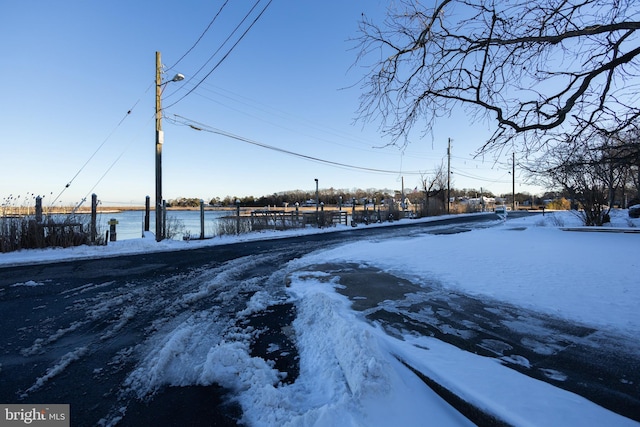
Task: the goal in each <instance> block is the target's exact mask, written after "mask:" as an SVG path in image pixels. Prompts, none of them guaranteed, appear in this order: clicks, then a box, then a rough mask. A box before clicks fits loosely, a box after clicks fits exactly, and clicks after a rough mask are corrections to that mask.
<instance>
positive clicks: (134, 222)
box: [98, 210, 235, 240]
mask: <svg viewBox="0 0 640 427" xmlns="http://www.w3.org/2000/svg"><path fill="white" fill-rule="evenodd" d="M234 215H235V211H229V210H225V211H211V210H206V211H205V212H204V235H205V237H210V236H213V235H214V234H215V230H216V221H217V220H218V219H219V218H222V217H225V216H234ZM112 218H113V219H116V220H117V221H118V224H117V225H116V233H117V239H118V240H125V239H137V238H140V237H141V236H142V232H143V230H144V210H139V211H121V212H113V213H112V212H107V213H98V229H99V230H100V232H101V233H102V234H104V233H105V232H106V231H107V230H109V221H110V220H111V219H112ZM167 223H168V224H173V225H178V226H179V227H180V228H181V229H183V230H184V233H180V234H179V235H177V236H175V238H177V239H182V236H183V235H184V234H185V233H190V234H191V236H199V235H200V211H199V210H195V211H167ZM155 224H156V217H155V212H153V211H151V218H150V221H149V230H150V231H151V232H153V233H155V229H156V225H155Z"/></svg>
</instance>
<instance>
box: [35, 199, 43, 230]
mask: <svg viewBox="0 0 640 427" xmlns="http://www.w3.org/2000/svg"><path fill="white" fill-rule="evenodd" d="M36 222H37V223H38V224H40V223H41V222H42V197H40V196H38V197H36Z"/></svg>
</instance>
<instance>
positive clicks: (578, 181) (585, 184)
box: [539, 135, 630, 225]
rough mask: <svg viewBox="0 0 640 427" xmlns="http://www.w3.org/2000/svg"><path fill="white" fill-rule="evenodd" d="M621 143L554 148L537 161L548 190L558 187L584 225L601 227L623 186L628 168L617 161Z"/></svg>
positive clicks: (602, 140) (602, 141)
mask: <svg viewBox="0 0 640 427" xmlns="http://www.w3.org/2000/svg"><path fill="white" fill-rule="evenodd" d="M621 146H622V145H621V141H619V140H615V139H612V138H609V137H608V136H606V135H601V137H600V138H598V139H595V140H594V139H592V140H590V141H583V142H582V143H576V142H574V143H573V144H571V145H565V146H559V147H556V148H555V149H554V150H553V151H550V152H548V153H547V154H546V155H545V156H544V157H542V158H540V159H539V161H540V163H541V164H544V165H545V167H546V169H545V170H544V171H543V172H544V174H545V176H547V177H548V178H549V179H550V181H549V182H548V184H549V185H551V186H561V187H562V188H563V189H564V190H565V191H566V192H567V193H568V194H569V195H570V197H571V199H572V200H573V201H574V203H576V204H577V206H575V205H574V206H573V207H574V208H580V209H581V211H580V215H581V216H582V219H583V222H584V224H585V225H602V224H603V223H605V222H607V221H608V215H609V212H610V210H611V208H612V207H613V206H614V202H615V195H616V194H617V190H618V189H620V188H621V187H622V186H623V185H624V184H625V179H626V178H627V176H628V171H629V170H630V166H629V165H628V164H627V163H625V161H624V160H622V159H621V157H620V147H621Z"/></svg>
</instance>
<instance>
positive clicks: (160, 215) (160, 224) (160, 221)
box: [155, 52, 184, 242]
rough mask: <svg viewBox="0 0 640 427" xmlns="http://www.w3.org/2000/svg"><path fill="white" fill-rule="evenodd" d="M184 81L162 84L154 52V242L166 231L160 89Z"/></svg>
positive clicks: (160, 64)
mask: <svg viewBox="0 0 640 427" xmlns="http://www.w3.org/2000/svg"><path fill="white" fill-rule="evenodd" d="M181 80H184V76H183V75H182V74H180V73H178V74H176V75H175V76H174V77H173V78H172V79H171V80H168V81H166V82H164V83H162V60H161V59H160V52H156V208H155V211H156V242H159V241H161V240H162V239H163V238H164V237H165V236H164V235H165V232H164V231H165V230H166V229H167V227H166V224H165V223H164V222H165V216H164V206H163V203H162V144H164V132H162V88H163V86H164V85H165V84H167V83H169V82H179V81H181Z"/></svg>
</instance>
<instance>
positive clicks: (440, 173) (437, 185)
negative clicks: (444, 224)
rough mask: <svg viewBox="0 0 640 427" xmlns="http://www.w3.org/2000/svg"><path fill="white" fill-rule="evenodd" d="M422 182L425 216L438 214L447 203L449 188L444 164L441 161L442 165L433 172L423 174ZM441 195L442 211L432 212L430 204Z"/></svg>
mask: <svg viewBox="0 0 640 427" xmlns="http://www.w3.org/2000/svg"><path fill="white" fill-rule="evenodd" d="M420 182H421V186H422V192H423V194H424V213H423V215H424V216H429V215H433V214H438V213H441V212H444V211H445V209H444V207H445V203H446V191H445V190H446V188H447V172H446V170H445V168H444V164H443V163H440V166H439V167H438V168H437V169H436V170H435V171H434V172H433V173H432V174H430V175H429V174H421V176H420ZM438 196H440V197H439V198H440V201H441V206H440V207H439V208H440V212H430V210H429V204H430V200H431V199H433V198H436V200H437V198H438Z"/></svg>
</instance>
